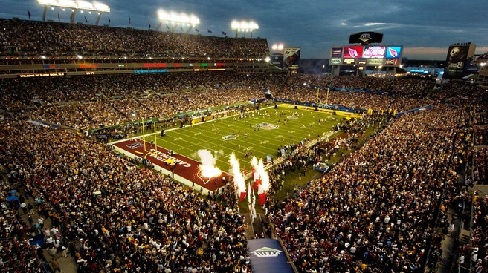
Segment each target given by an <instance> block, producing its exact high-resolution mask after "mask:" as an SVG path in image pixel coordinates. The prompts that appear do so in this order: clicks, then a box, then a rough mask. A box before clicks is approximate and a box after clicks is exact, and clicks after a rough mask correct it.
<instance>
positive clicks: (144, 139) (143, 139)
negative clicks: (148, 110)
mask: <svg viewBox="0 0 488 273" xmlns="http://www.w3.org/2000/svg"><path fill="white" fill-rule="evenodd" d="M142 141H144V152H145V151H146V138H144V118H142Z"/></svg>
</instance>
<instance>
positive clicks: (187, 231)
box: [0, 120, 249, 272]
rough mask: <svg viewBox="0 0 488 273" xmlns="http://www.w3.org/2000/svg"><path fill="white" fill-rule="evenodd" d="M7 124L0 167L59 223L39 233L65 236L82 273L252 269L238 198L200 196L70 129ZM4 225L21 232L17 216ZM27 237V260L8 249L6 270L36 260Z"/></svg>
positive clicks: (53, 239)
mask: <svg viewBox="0 0 488 273" xmlns="http://www.w3.org/2000/svg"><path fill="white" fill-rule="evenodd" d="M1 127H2V130H1V131H2V133H1V136H0V137H1V143H2V144H3V145H2V148H1V149H2V153H1V154H2V155H1V156H0V162H1V164H2V165H4V166H6V168H7V170H9V174H10V183H14V184H19V185H22V191H23V192H25V194H26V195H27V196H29V197H31V198H33V199H34V200H38V201H39V202H37V203H36V210H37V211H38V213H39V214H40V215H41V216H42V217H41V219H43V218H44V219H47V218H48V217H49V218H51V219H52V223H53V227H52V228H51V229H50V230H47V231H46V230H43V226H42V224H41V225H39V224H38V223H37V222H36V223H35V225H33V231H32V232H34V233H40V232H42V233H44V234H45V235H46V240H49V241H50V242H51V243H53V244H54V243H55V242H56V240H59V244H61V245H62V246H64V247H65V248H66V249H67V251H69V253H70V254H71V255H72V256H73V257H75V259H76V262H77V265H78V272H126V271H127V272H231V271H233V270H237V269H239V270H241V268H244V269H247V268H249V262H248V254H247V240H246V236H245V230H244V223H243V218H242V216H241V215H239V213H238V211H237V210H236V206H235V204H236V202H235V201H234V202H222V200H221V199H222V198H223V197H219V200H215V199H216V197H215V198H204V197H199V196H198V194H197V193H196V192H193V191H192V190H189V189H185V188H184V187H183V186H182V185H180V184H179V183H175V182H174V181H172V180H171V179H169V178H168V177H164V176H162V175H159V174H156V173H154V172H153V171H152V170H150V169H144V168H143V169H140V168H137V166H136V165H135V164H133V163H132V162H130V161H127V160H126V159H124V158H122V157H118V156H117V155H115V154H114V153H113V152H112V151H111V150H110V148H109V147H106V146H104V145H100V144H99V143H97V142H93V141H92V140H90V139H87V138H85V137H84V136H82V135H79V134H77V133H75V132H73V131H70V130H68V131H66V130H61V129H57V130H54V129H52V128H49V127H44V126H38V125H32V124H29V123H26V122H25V121H16V120H8V121H7V122H3V123H2V124H1ZM19 136H22V137H19ZM46 143H49V145H45V144H46ZM11 174H16V175H15V176H14V175H11ZM6 189H9V186H6ZM12 209H13V208H12ZM5 211H6V212H8V213H9V214H10V213H13V215H15V214H16V213H17V211H16V210H12V211H9V210H5ZM9 214H6V216H8V215H9ZM2 223H3V224H6V225H9V226H10V227H11V232H12V233H19V232H20V230H19V229H21V227H20V226H19V225H16V223H17V222H16V220H12V219H10V218H9V217H6V218H4V219H2ZM29 230H30V229H29ZM54 231H55V232H54ZM27 239H28V238H26V236H22V237H18V240H19V244H21V245H23V244H25V245H27V247H25V249H24V248H23V249H22V252H21V253H24V252H25V253H26V255H25V256H20V257H17V259H11V256H10V255H14V253H15V252H14V253H12V254H8V253H5V252H4V253H3V255H2V261H3V262H4V263H3V264H4V266H5V268H9V267H10V266H16V263H17V262H18V263H21V262H24V263H26V262H29V261H30V260H31V256H30V255H28V254H29V253H30V252H29V249H31V247H30V246H28V244H29V241H28V240H27ZM16 240H17V239H16ZM14 242H16V241H11V242H9V244H12V243H14ZM58 246H59V245H58ZM15 247H20V246H15ZM8 249H11V250H15V248H14V246H11V247H10V248H6V250H8ZM35 250H36V249H35V247H34V250H33V251H34V252H35ZM21 253H15V255H19V254H21ZM34 264H35V263H34ZM17 268H18V267H17ZM192 270H196V271H192ZM24 272H29V271H24ZM31 272H32V271H31ZM235 272H237V271H235ZM239 272H241V271H239Z"/></svg>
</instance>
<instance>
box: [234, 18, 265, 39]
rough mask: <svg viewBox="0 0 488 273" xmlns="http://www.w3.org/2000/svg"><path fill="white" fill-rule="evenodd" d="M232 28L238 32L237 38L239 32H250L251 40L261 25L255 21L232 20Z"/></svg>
mask: <svg viewBox="0 0 488 273" xmlns="http://www.w3.org/2000/svg"><path fill="white" fill-rule="evenodd" d="M230 28H231V29H232V30H235V32H236V38H237V34H238V33H239V32H250V33H251V38H252V32H253V31H254V30H257V29H259V25H258V24H257V23H256V22H254V21H238V20H232V22H231V23H230Z"/></svg>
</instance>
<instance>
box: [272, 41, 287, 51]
mask: <svg viewBox="0 0 488 273" xmlns="http://www.w3.org/2000/svg"><path fill="white" fill-rule="evenodd" d="M284 47H285V46H284V45H283V43H275V44H273V45H272V46H271V50H273V51H278V52H282V51H283V48H284Z"/></svg>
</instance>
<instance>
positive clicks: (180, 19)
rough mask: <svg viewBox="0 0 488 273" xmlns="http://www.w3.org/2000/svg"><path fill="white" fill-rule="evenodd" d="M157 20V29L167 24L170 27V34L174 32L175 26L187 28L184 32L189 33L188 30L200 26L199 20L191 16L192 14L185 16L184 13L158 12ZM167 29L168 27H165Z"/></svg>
mask: <svg viewBox="0 0 488 273" xmlns="http://www.w3.org/2000/svg"><path fill="white" fill-rule="evenodd" d="M158 19H159V22H160V25H159V28H160V27H161V24H163V23H165V24H169V25H171V26H172V30H171V32H174V30H175V27H176V26H181V28H182V29H183V26H186V27H188V29H187V30H186V32H187V33H188V32H190V29H192V28H194V27H196V26H198V25H199V24H200V19H199V18H198V17H197V16H195V15H193V14H186V13H184V12H174V11H166V10H162V9H160V10H158ZM167 27H168V29H169V26H168V25H167Z"/></svg>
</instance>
